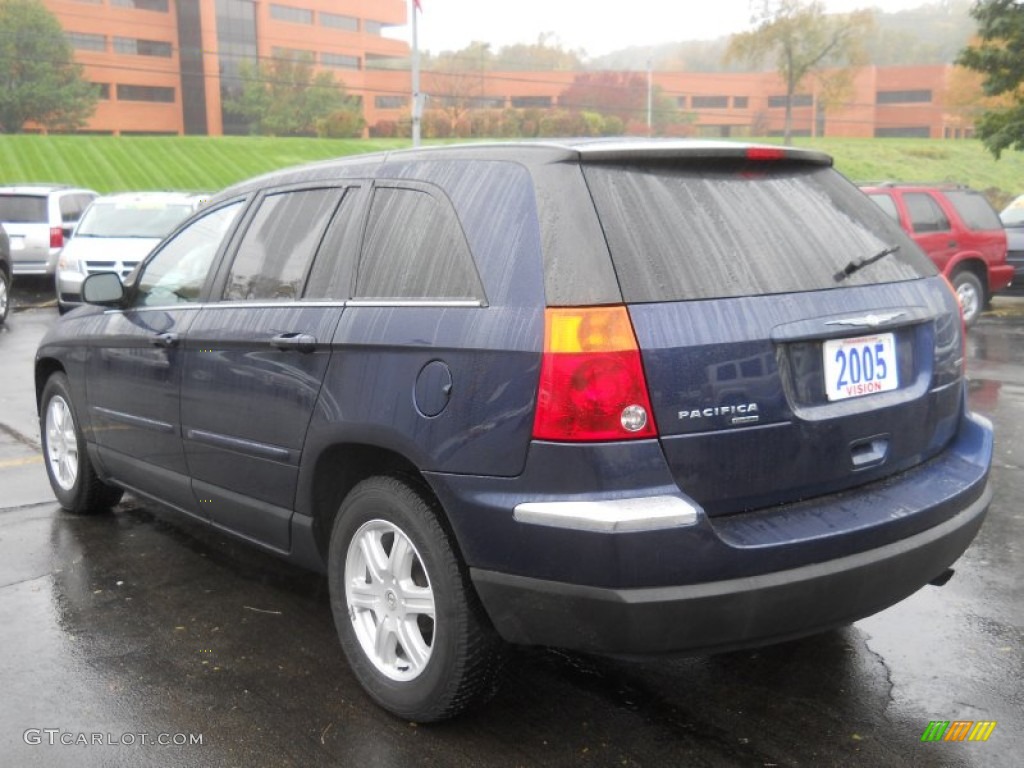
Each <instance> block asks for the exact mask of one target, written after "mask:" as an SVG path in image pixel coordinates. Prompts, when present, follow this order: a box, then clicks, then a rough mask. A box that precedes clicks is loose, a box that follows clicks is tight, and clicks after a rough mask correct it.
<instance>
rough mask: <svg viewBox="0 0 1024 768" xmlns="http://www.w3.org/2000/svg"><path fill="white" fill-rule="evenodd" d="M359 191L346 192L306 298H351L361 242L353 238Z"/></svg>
mask: <svg viewBox="0 0 1024 768" xmlns="http://www.w3.org/2000/svg"><path fill="white" fill-rule="evenodd" d="M358 191H359V190H358V188H356V187H353V188H351V189H349V190H348V191H347V192H346V193H345V197H343V198H342V200H341V204H340V205H339V206H338V209H337V210H336V211H335V213H334V218H332V219H331V223H330V225H329V226H328V228H327V234H325V235H324V239H323V244H322V245H321V246H320V250H319V252H318V253H317V256H316V260H315V261H314V262H313V270H312V271H311V272H310V275H309V283H308V284H307V286H306V292H305V294H304V297H305V298H307V299H338V300H345V299H347V298H349V296H350V295H351V287H352V277H353V275H354V274H355V264H356V258H357V256H358V250H359V241H358V240H355V239H354V238H353V236H352V233H353V229H354V227H356V226H358V225H359V219H358V217H357V216H356V212H357V211H358V206H357V205H356V202H357V200H358Z"/></svg>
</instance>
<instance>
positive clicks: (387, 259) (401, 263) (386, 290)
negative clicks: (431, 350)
mask: <svg viewBox="0 0 1024 768" xmlns="http://www.w3.org/2000/svg"><path fill="white" fill-rule="evenodd" d="M355 297H356V298H362V299H483V289H482V288H481V287H480V278H479V277H478V276H477V272H476V268H475V266H474V264H473V259H472V257H471V256H470V253H469V247H468V246H467V245H466V238H465V235H464V234H463V232H462V227H461V226H460V225H459V221H458V219H457V218H456V216H455V211H453V210H452V207H451V205H450V204H449V203H448V201H447V200H446V199H443V198H441V197H440V196H437V197H435V196H434V195H432V194H430V193H428V192H425V191H422V190H418V189H398V188H389V187H380V188H378V189H376V190H375V191H374V195H373V205H372V207H371V209H370V218H369V221H368V222H367V227H366V235H365V239H364V241H363V253H362V259H361V260H360V262H359V275H358V277H357V280H356V291H355Z"/></svg>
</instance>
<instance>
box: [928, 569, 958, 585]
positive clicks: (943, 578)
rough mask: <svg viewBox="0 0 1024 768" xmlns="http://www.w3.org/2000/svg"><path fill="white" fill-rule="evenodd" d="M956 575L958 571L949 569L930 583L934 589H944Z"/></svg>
mask: <svg viewBox="0 0 1024 768" xmlns="http://www.w3.org/2000/svg"><path fill="white" fill-rule="evenodd" d="M954 573H956V571H954V570H953V569H952V568H947V569H946V570H944V571H943V572H942V573H940V574H939V575H938V576H936V577H935V578H934V579H932V580H931V581H929V582H928V583H929V584H931V585H932V586H933V587H944V586H946V582H947V581H949V580H950V579H952V578H953V574H954Z"/></svg>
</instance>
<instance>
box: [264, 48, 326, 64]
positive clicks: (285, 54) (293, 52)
mask: <svg viewBox="0 0 1024 768" xmlns="http://www.w3.org/2000/svg"><path fill="white" fill-rule="evenodd" d="M270 55H271V56H273V57H274V58H275V59H291V60H292V61H307V62H309V63H312V62H313V61H315V60H316V54H315V53H313V51H306V50H303V49H302V48H281V47H279V46H276V45H275V46H274V47H273V48H272V49H271V51H270Z"/></svg>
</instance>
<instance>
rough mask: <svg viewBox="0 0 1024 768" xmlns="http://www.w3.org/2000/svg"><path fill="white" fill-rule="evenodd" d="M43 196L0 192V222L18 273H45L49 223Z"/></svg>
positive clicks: (48, 244) (47, 255)
mask: <svg viewBox="0 0 1024 768" xmlns="http://www.w3.org/2000/svg"><path fill="white" fill-rule="evenodd" d="M46 206H47V199H46V196H45V195H37V194H23V193H0V221H2V222H3V224H4V229H6V230H7V236H8V238H9V239H10V241H11V261H12V263H13V264H15V265H16V267H15V271H18V272H25V271H27V272H35V271H39V272H45V271H46V261H47V259H48V258H49V255H50V225H49V224H48V223H47V222H48V217H47V210H46Z"/></svg>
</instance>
